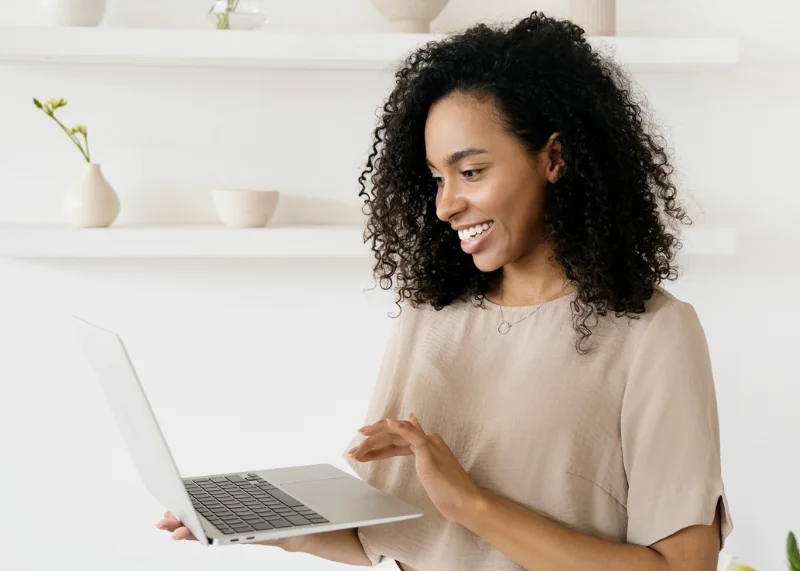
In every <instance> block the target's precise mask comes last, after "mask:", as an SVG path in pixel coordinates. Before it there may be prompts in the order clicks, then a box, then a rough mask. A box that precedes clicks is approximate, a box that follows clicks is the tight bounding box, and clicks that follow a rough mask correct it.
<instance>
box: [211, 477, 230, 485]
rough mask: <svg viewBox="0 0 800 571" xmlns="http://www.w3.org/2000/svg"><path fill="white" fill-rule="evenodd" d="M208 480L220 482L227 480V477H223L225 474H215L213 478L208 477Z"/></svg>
mask: <svg viewBox="0 0 800 571" xmlns="http://www.w3.org/2000/svg"><path fill="white" fill-rule="evenodd" d="M209 480H211V481H212V482H215V483H218V484H219V483H221V482H227V479H226V478H225V476H216V477H214V478H209Z"/></svg>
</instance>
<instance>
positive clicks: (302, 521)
mask: <svg viewBox="0 0 800 571" xmlns="http://www.w3.org/2000/svg"><path fill="white" fill-rule="evenodd" d="M285 519H286V520H288V521H289V522H291V523H292V525H308V524H309V523H311V522H310V521H308V520H307V519H306V518H304V517H303V516H301V515H290V516H286V518H285Z"/></svg>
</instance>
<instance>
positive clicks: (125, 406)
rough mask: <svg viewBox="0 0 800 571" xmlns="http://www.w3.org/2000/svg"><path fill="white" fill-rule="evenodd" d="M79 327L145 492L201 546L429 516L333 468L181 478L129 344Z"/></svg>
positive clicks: (84, 323) (87, 325)
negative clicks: (127, 349)
mask: <svg viewBox="0 0 800 571" xmlns="http://www.w3.org/2000/svg"><path fill="white" fill-rule="evenodd" d="M74 323H75V325H76V327H77V330H78V334H79V337H80V340H81V342H82V344H83V347H84V349H85V350H86V354H87V355H88V357H89V361H90V362H91V365H92V367H93V369H94V371H95V373H96V374H97V379H98V381H99V382H100V386H101V387H102V389H103V392H104V393H105V396H106V399H107V400H108V404H109V405H110V406H111V409H112V411H113V413H114V417H115V418H116V421H117V424H119V427H120V431H121V432H122V436H123V437H124V439H125V442H126V443H127V445H128V450H129V451H130V454H131V457H132V458H133V462H134V463H135V465H136V467H137V469H138V470H139V475H140V476H141V478H142V481H143V482H144V485H145V487H146V488H147V490H148V491H149V492H150V493H151V494H152V495H153V496H154V497H155V498H156V499H157V500H158V501H159V502H160V503H161V504H162V505H163V506H164V508H166V509H167V510H169V511H170V512H172V513H173V514H174V515H175V516H176V517H177V518H178V519H179V520H180V521H181V522H182V523H183V524H184V525H185V526H186V527H187V528H189V530H191V532H192V533H193V534H194V536H195V537H196V538H197V540H198V541H200V542H201V543H203V544H206V545H228V544H231V543H247V542H253V541H264V540H266V539H278V538H281V537H289V536H293V535H304V534H309V533H319V532H323V531H333V530H336V529H345V528H351V527H361V526H367V525H374V524H379V523H388V522H392V521H400V520H404V519H411V518H415V517H419V516H421V515H422V513H423V512H422V511H421V510H419V509H417V508H416V507H415V506H413V505H411V504H408V503H406V502H404V501H402V500H400V499H398V498H395V497H393V496H391V495H389V494H386V493H384V492H381V491H380V490H377V489H375V488H373V487H372V486H369V485H368V484H365V483H364V482H362V481H361V480H359V479H358V478H355V477H353V476H351V475H350V474H348V473H347V472H344V471H342V470H339V469H338V468H336V467H335V466H332V465H330V464H312V465H308V466H294V467H291V468H274V469H269V470H253V471H251V472H237V473H230V474H215V475H212V476H198V477H194V478H181V475H180V473H179V472H178V468H177V466H176V465H175V461H174V460H173V458H172V453H171V452H170V450H169V447H168V446H167V442H166V441H165V440H164V436H163V434H162V433H161V428H160V427H159V426H158V422H157V421H156V418H155V415H154V414H153V410H152V409H151V408H150V404H149V402H148V401H147V397H146V396H145V393H144V390H143V389H142V386H141V384H140V383H139V379H138V377H137V376H136V372H135V371H134V368H133V364H132V363H131V361H130V358H129V357H128V353H127V351H126V350H125V346H124V345H123V343H122V339H120V337H119V336H118V335H117V334H116V333H113V332H111V331H108V330H106V329H103V328H101V327H98V326H96V325H93V324H91V323H89V322H87V321H84V320H82V319H80V318H78V317H74Z"/></svg>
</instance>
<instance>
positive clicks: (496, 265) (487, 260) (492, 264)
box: [472, 252, 503, 274]
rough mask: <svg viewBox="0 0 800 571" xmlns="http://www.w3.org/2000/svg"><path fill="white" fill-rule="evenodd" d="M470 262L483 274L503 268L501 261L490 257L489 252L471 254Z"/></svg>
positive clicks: (496, 257) (492, 256) (495, 257)
mask: <svg viewBox="0 0 800 571" xmlns="http://www.w3.org/2000/svg"><path fill="white" fill-rule="evenodd" d="M472 262H473V263H474V264H475V267H476V268H478V269H479V270H480V271H482V272H483V273H485V274H488V273H489V272H493V271H495V270H497V269H500V268H501V267H502V266H503V262H502V260H501V259H500V258H499V257H498V256H496V255H492V253H490V252H477V253H475V254H473V256H472Z"/></svg>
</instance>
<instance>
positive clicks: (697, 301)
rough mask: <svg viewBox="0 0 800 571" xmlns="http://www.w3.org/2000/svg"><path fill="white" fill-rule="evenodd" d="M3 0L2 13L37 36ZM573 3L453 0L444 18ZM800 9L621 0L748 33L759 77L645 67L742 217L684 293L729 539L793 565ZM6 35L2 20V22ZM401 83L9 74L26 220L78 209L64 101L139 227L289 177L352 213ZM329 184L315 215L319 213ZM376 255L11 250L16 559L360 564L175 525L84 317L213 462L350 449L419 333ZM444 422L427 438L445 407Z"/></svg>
mask: <svg viewBox="0 0 800 571" xmlns="http://www.w3.org/2000/svg"><path fill="white" fill-rule="evenodd" d="M35 5H36V3H35V2H21V1H20V0H0V24H4V25H8V24H17V23H19V24H35V23H36V22H37V17H38V15H37V13H36V11H35V9H34V8H35ZM206 5H207V2H201V1H197V0H169V1H165V0H137V1H133V0H109V6H108V13H107V16H106V20H105V21H104V22H103V25H104V26H119V27H125V26H134V27H202V26H206V25H207V23H206V20H205V10H206ZM268 6H269V7H270V13H271V22H270V27H271V29H279V30H290V29H291V30H331V31H333V30H338V31H388V25H387V23H386V22H385V21H384V19H383V17H382V16H381V15H380V14H379V13H378V12H377V11H375V10H374V9H373V8H372V6H371V5H370V3H369V2H368V1H367V0H337V1H336V2H333V1H330V0H302V1H296V0H273V1H271V2H268ZM567 7H568V4H567V2H559V1H557V0H549V1H547V0H530V1H526V2H523V1H520V0H504V1H500V0H498V1H493V2H481V1H479V0H451V2H450V4H449V6H448V7H447V8H446V9H445V10H444V12H443V13H442V14H441V16H440V17H439V18H438V19H437V20H436V21H435V22H434V28H433V29H434V31H454V30H456V29H458V28H460V27H462V26H465V25H468V24H471V23H473V22H476V21H479V20H493V19H505V18H509V17H519V16H523V15H525V14H526V13H528V12H530V11H531V10H533V9H543V10H545V11H546V12H548V13H549V14H551V15H554V16H562V15H566V14H567ZM798 19H800V8H799V7H798V4H797V3H796V2H793V1H792V0H759V1H758V2H756V1H755V0H750V1H744V0H739V1H735V2H734V1H723V0H702V1H701V0H671V1H669V2H652V1H649V0H619V1H618V31H619V33H620V34H626V35H667V36H685V35H689V36H733V37H739V38H740V39H741V50H742V60H743V63H742V64H741V65H739V66H737V67H734V68H730V69H724V70H715V71H706V72H703V73H694V74H647V75H640V76H637V77H636V80H637V81H638V83H639V84H640V85H641V86H642V88H643V89H644V90H645V91H646V93H647V94H648V97H649V99H650V102H651V106H652V108H653V109H654V111H655V112H656V114H657V115H658V117H659V118H660V121H661V122H662V124H663V125H664V128H665V134H666V135H667V138H668V140H669V141H670V143H671V144H672V145H673V146H674V148H675V154H676V162H677V166H678V175H679V182H680V185H681V189H682V190H683V191H684V196H685V197H687V198H688V199H690V204H691V206H692V212H693V213H694V214H695V217H696V219H697V220H698V222H699V223H702V224H708V225H714V226H727V227H734V228H736V229H737V230H738V232H739V253H738V254H737V255H736V256H732V257H721V258H707V257H701V258H693V259H690V260H688V263H687V269H686V273H685V275H684V277H682V278H681V280H680V281H679V282H678V284H676V285H674V286H672V287H671V288H670V289H671V290H672V291H673V292H674V293H676V294H677V295H679V296H680V297H682V298H683V299H685V300H687V301H689V302H691V303H692V304H693V305H694V306H695V307H696V308H697V311H698V313H699V314H700V317H701V319H702V321H703V324H704V326H705V329H706V333H707V336H708V339H709V343H710V347H711V351H712V359H713V363H714V369H715V374H716V382H717V391H718V398H719V406H720V419H721V428H722V453H723V464H724V477H725V482H726V485H727V491H728V493H729V499H730V502H731V506H732V512H733V517H734V520H735V524H736V529H735V532H734V534H733V536H732V537H731V538H730V540H729V542H728V545H727V548H726V549H727V551H729V552H731V553H733V554H736V555H738V556H740V557H741V558H742V559H743V560H745V561H747V562H748V563H749V564H751V565H753V566H754V567H756V568H757V569H760V570H762V571H763V570H777V569H782V568H783V561H784V548H783V542H784V539H785V536H786V532H787V531H788V530H789V529H790V528H794V529H795V531H798V532H800V491H799V490H798V487H797V479H798V474H800V421H798V403H800V382H798V381H800V372H799V371H800V365H798V360H797V352H798V345H799V342H800V334H799V333H798V330H799V328H798V326H797V322H798V319H800V309H798V303H797V298H798V296H797V294H798V292H799V290H800V286H798V283H800V254H798V248H799V247H800V226H798V225H797V222H796V220H797V216H798V214H799V213H800V192H798V190H799V189H798V184H797V182H796V176H795V173H796V164H797V153H798V151H799V150H800V147H799V146H798V144H797V133H798V127H800V97H799V95H800V67H798V65H800V49H798V48H797V47H796V46H795V39H794V34H795V32H794V30H795V28H796V25H797V21H798ZM0 33H2V30H0ZM391 79H392V78H391V76H390V75H388V74H382V73H376V72H346V73H342V72H292V71H270V70H231V69H181V68H177V67H170V68H161V69H159V68H148V67H119V68H115V67H111V66H71V65H70V66H67V65H47V64H36V65H32V64H11V63H2V64H0V119H2V120H0V129H2V131H3V135H4V136H3V137H2V138H0V220H3V221H12V220H13V221H44V220H48V221H60V220H62V214H61V210H60V209H61V198H62V196H63V193H64V192H65V190H66V188H67V186H68V185H69V184H70V183H71V182H72V181H73V180H74V179H75V177H76V176H77V175H78V172H79V169H80V162H79V161H78V154H77V151H76V150H75V149H73V148H70V146H69V144H68V142H67V141H66V140H65V139H64V137H63V135H61V134H59V133H58V132H57V130H56V129H55V126H54V125H52V124H51V122H50V121H49V120H47V118H46V117H44V116H43V115H42V114H41V112H40V111H38V110H36V109H35V108H34V107H33V105H32V104H31V97H33V96H36V97H39V98H48V97H64V98H66V99H67V100H68V101H69V102H70V105H69V107H67V108H66V109H64V110H62V112H61V116H62V118H63V119H64V120H66V121H67V122H69V123H70V124H74V123H78V122H82V123H86V124H88V125H89V129H90V140H91V143H92V150H93V159H95V160H96V161H97V162H100V163H102V165H103V169H104V172H105V174H106V176H107V177H108V178H109V180H110V181H111V183H112V184H113V185H114V186H115V188H116V190H117V192H118V194H119V195H120V198H121V201H122V213H121V215H120V217H119V219H118V223H119V224H135V223H138V222H169V221H173V222H174V221H201V220H206V221H207V220H213V219H214V213H213V208H212V203H211V200H210V196H209V191H210V189H212V188H214V187H221V186H226V187H236V186H254V187H265V188H277V189H280V190H282V191H283V192H284V193H285V197H286V198H288V200H286V201H285V202H282V203H281V206H279V209H278V212H277V213H276V218H275V220H276V221H278V220H291V221H297V220H303V219H312V218H313V217H314V216H316V215H317V214H318V213H319V210H320V208H321V207H322V208H325V209H333V210H335V211H336V212H337V213H338V214H337V215H341V217H343V218H346V217H349V216H351V214H352V212H353V206H354V205H355V207H356V208H357V205H358V202H357V196H356V195H357V190H358V189H357V186H356V184H355V179H356V177H357V174H358V172H359V167H360V166H361V164H362V163H363V161H364V159H365V157H366V151H367V146H368V144H369V141H370V134H371V129H372V127H373V125H374V121H375V116H374V113H375V110H376V108H377V107H379V105H380V104H381V102H382V98H383V97H384V96H385V95H386V93H387V92H388V89H389V88H390V85H391ZM299 197H312V198H313V199H314V200H313V201H311V202H308V201H306V202H303V201H302V200H301V201H297V200H295V201H294V202H293V201H292V200H291V199H292V198H295V199H297V198H299ZM369 269H370V268H369V261H368V260H350V261H347V260H336V259H328V260H306V261H293V260H283V261H279V260H269V259H260V260H249V261H244V260H230V259H228V260H219V259H218V260H181V259H177V260H152V259H151V260H128V261H112V260H100V261H75V260H62V261H38V262H31V261H19V260H6V259H0V458H1V460H0V462H1V465H0V468H2V469H0V490H2V493H0V498H2V499H0V502H2V506H0V569H2V570H4V571H5V570H12V571H32V570H36V571H40V570H41V571H44V570H47V571H51V570H81V571H94V570H103V571H105V570H108V569H115V570H120V571H123V570H134V569H136V570H139V569H153V570H156V569H158V570H161V569H175V568H179V569H194V570H197V571H211V570H217V569H225V570H234V569H235V570H236V571H246V570H249V569H252V570H256V569H257V570H259V571H261V570H264V569H308V570H311V569H333V568H335V567H337V565H336V564H333V563H330V562H326V561H322V560H319V559H316V558H313V557H310V556H307V555H297V554H285V553H283V552H281V551H279V550H277V549H272V548H265V547H254V546H243V547H237V548H231V549H204V548H201V547H200V546H198V545H196V544H190V543H180V544H176V543H174V542H170V541H169V540H168V539H167V537H166V535H165V533H164V532H160V531H158V530H156V529H155V528H154V527H153V524H154V523H155V521H156V519H157V518H158V517H159V516H160V515H161V511H162V510H161V508H160V507H159V506H158V505H157V504H156V503H155V502H154V501H153V500H152V499H151V498H150V497H149V496H148V494H147V493H146V492H145V490H144V489H143V487H142V486H141V484H140V483H139V481H138V479H137V477H136V474H135V472H134V469H133V467H132V465H131V464H130V461H129V459H128V457H127V454H126V452H125V449H124V447H123V445H122V442H121V440H120V438H119V436H118V433H117V429H116V426H115V425H114V424H113V422H112V418H111V416H110V413H109V411H108V410H107V407H106V405H105V402H104V401H103V400H102V399H101V395H100V392H99V389H98V387H97V386H96V384H95V381H94V379H93V378H92V376H91V372H90V370H89V368H88V364H87V363H86V361H85V358H84V356H83V354H82V353H81V351H80V349H79V348H78V346H77V343H76V341H75V339H74V337H73V335H72V331H71V329H70V324H69V323H68V316H69V315H70V314H72V313H77V314H80V315H83V316H84V317H86V318H89V319H93V320H95V321H97V322H99V323H101V324H103V325H105V326H107V327H110V328H112V329H115V330H117V331H118V332H119V333H120V334H122V336H123V338H124V339H125V340H126V342H127V344H128V346H129V349H130V352H131V355H132V358H133V360H134V362H135V364H136V365H137V367H138V370H139V374H140V376H141V379H142V381H143V383H144V385H145V387H146V389H147V391H148V393H149V395H150V398H151V401H152V403H153V405H154V408H155V409H156V413H157V415H158V417H159V419H160V421H161V422H162V425H163V428H164V431H165V433H166V435H167V438H168V439H169V442H170V443H171V445H172V447H173V451H174V454H175V457H176V459H177V462H178V464H179V466H180V468H181V470H182V472H183V473H184V474H185V475H196V474H203V473H210V472H219V471H233V470H249V469H263V468H268V467H273V466H282V465H293V464H303V463H316V462H331V463H334V464H336V465H339V466H340V467H342V468H345V467H346V466H345V464H344V461H343V460H342V459H341V456H340V454H341V452H342V451H343V450H344V447H345V445H346V444H347V442H348V441H349V440H350V438H351V437H352V436H353V434H354V431H355V430H356V429H357V428H358V427H359V426H360V425H361V421H362V419H363V415H364V412H365V407H366V404H367V400H368V398H369V396H370V391H371V389H372V382H373V380H374V376H375V374H376V371H377V367H378V364H379V362H380V358H381V356H382V352H383V345H384V342H385V339H386V335H387V333H388V330H389V326H390V324H391V322H390V320H389V319H388V318H387V317H386V312H387V311H390V310H391V300H390V298H388V297H387V295H386V294H384V293H380V292H378V293H376V292H372V293H369V294H365V293H364V292H363V290H364V289H365V288H369V287H370V286H371V284H372V282H371V278H370V272H369ZM422 420H423V423H424V419H422Z"/></svg>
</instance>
